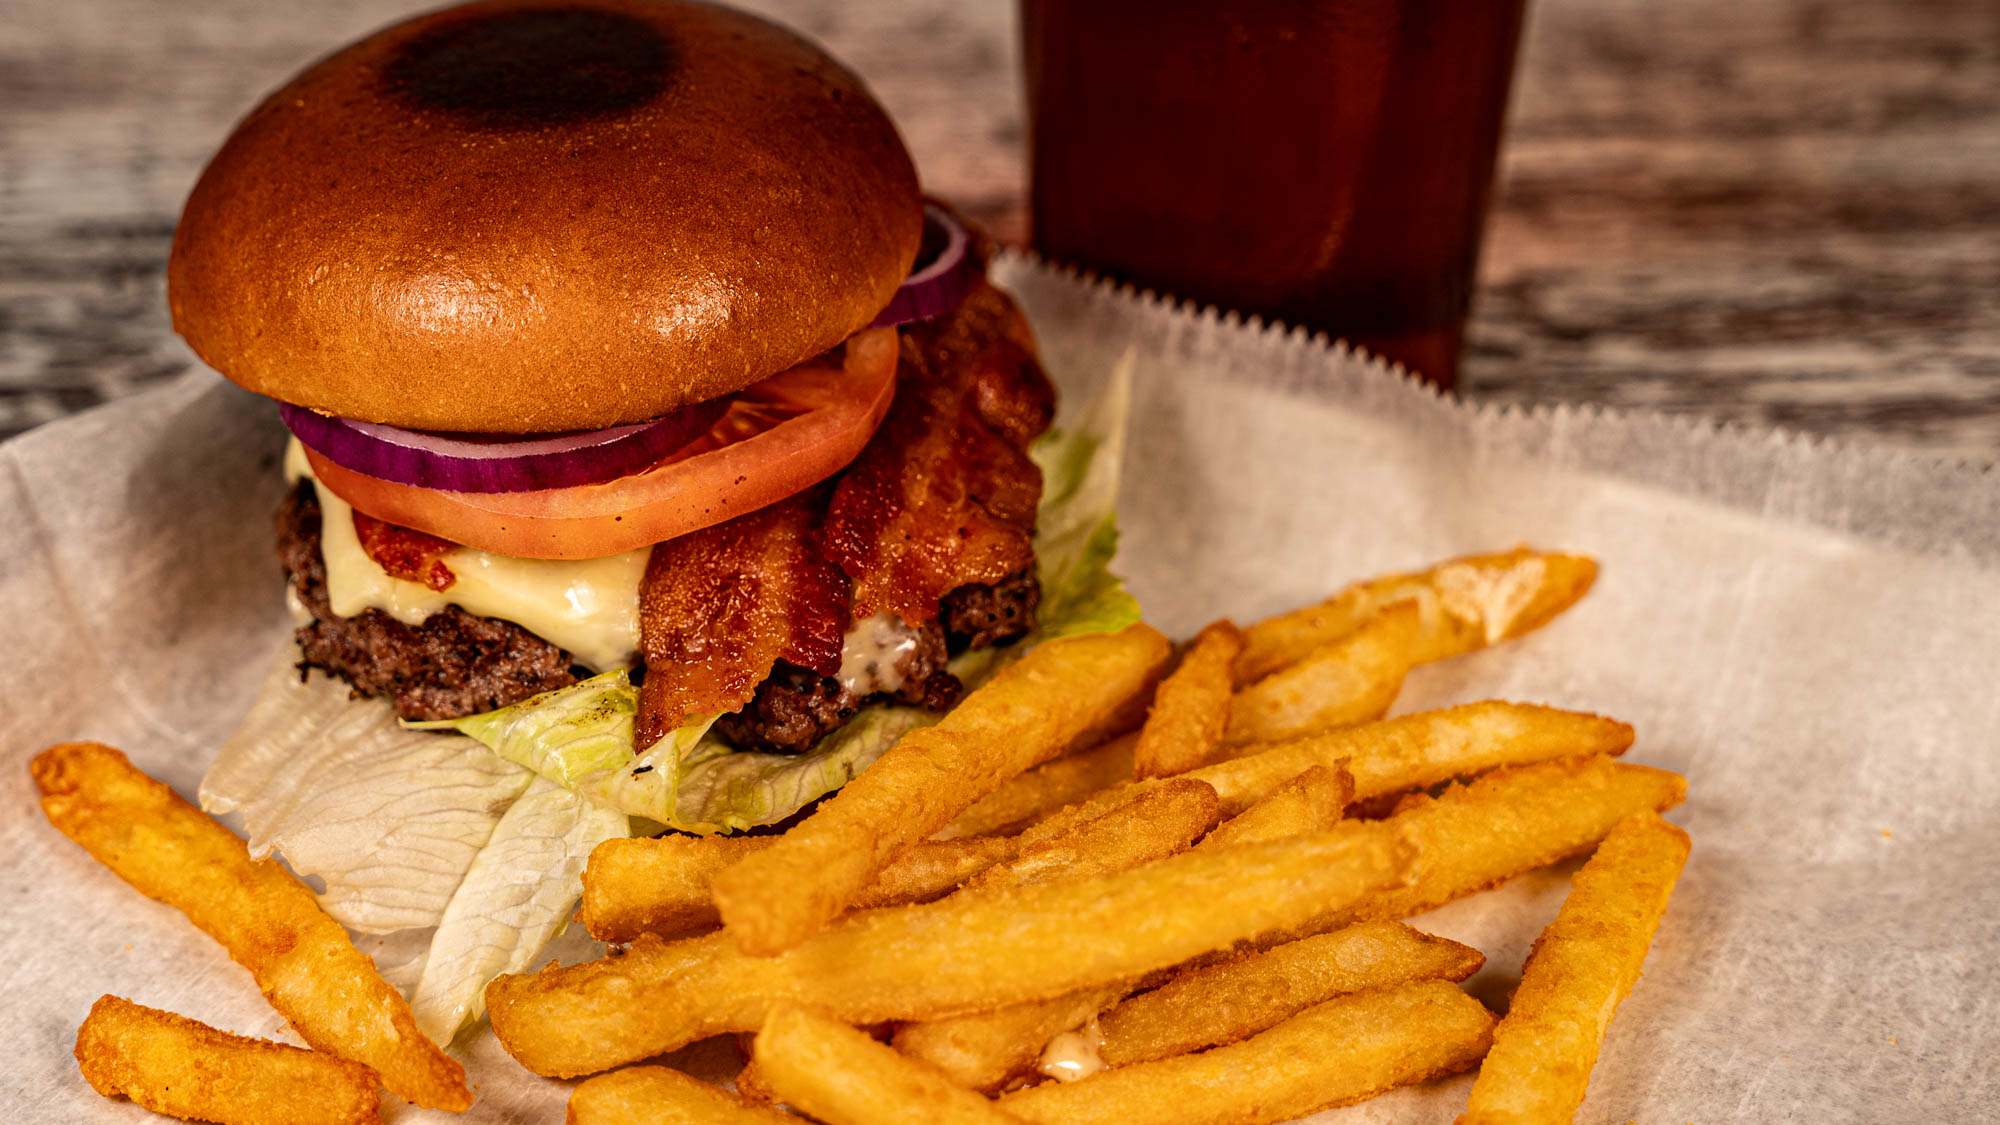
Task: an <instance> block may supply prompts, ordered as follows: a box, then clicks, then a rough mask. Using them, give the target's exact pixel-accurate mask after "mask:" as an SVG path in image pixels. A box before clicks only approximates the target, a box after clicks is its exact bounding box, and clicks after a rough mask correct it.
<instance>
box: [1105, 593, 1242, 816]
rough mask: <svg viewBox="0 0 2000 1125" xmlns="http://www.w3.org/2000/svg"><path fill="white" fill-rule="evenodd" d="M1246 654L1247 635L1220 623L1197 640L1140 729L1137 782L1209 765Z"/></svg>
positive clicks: (1136, 748)
mask: <svg viewBox="0 0 2000 1125" xmlns="http://www.w3.org/2000/svg"><path fill="white" fill-rule="evenodd" d="M1242 651H1243V633H1242V631H1241V630H1239V629H1237V628H1236V626H1235V625H1234V624H1232V623H1231V622H1229V621H1226V620H1225V621H1217V622H1214V623H1212V624H1210V625H1209V626H1208V627H1207V628H1205V629H1203V630H1202V631H1201V632H1200V633H1197V634H1195V638H1194V643H1193V644H1191V645H1189V646H1188V650H1187V652H1186V653H1185V654H1184V655H1183V656H1182V657H1181V664H1180V667H1178V668H1176V669H1174V671H1173V674H1172V675H1170V676H1168V677H1167V678H1166V679H1164V680H1162V681H1160V686H1159V687H1158V688H1157V689H1155V690H1154V692H1153V709H1152V710H1151V711H1150V712H1148V713H1147V715H1146V725H1145V726H1142V727H1140V728H1139V741H1138V743H1137V744H1136V745H1135V746H1134V747H1133V751H1132V763H1133V764H1132V770H1133V773H1132V776H1133V777H1134V778H1135V779H1137V780H1139V781H1144V780H1146V779H1147V778H1149V777H1171V776H1173V775H1174V774H1177V773H1186V772H1187V771H1189V770H1191V769H1193V768H1195V767H1196V766H1198V765H1201V764H1202V763H1203V762H1206V761H1208V756H1209V755H1210V754H1212V753H1214V751H1215V747H1216V746H1217V744H1219V743H1220V742H1221V741H1222V732H1223V731H1224V730H1225V729H1226V728H1227V727H1228V726H1229V697H1230V693H1231V691H1232V689H1233V688H1234V686H1235V685H1234V684H1233V683H1232V682H1231V680H1230V671H1229V670H1230V668H1231V667H1232V666H1234V664H1235V663H1236V656H1237V654H1238V653H1240V652H1242Z"/></svg>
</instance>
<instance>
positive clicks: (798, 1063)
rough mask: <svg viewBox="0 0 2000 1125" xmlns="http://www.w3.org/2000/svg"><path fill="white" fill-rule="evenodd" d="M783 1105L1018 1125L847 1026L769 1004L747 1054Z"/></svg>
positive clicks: (846, 1123) (863, 1115)
mask: <svg viewBox="0 0 2000 1125" xmlns="http://www.w3.org/2000/svg"><path fill="white" fill-rule="evenodd" d="M754 1058H755V1060H756V1063H757V1069H758V1070H759V1071H760V1072H761V1073H762V1074H763V1076H764V1081H765V1082H767V1083H769V1085H770V1087H771V1089H772V1090H773V1091H775V1092H776V1093H777V1094H778V1096H779V1097H781V1098H783V1099H784V1101H785V1103H786V1104H788V1105H791V1106H795V1107H797V1108H799V1109H801V1110H804V1111H805V1112H806V1113H809V1114H811V1115H812V1116H813V1117H814V1118H816V1119H817V1120H820V1121H824V1122H826V1123H827V1125H1020V1118H1017V1117H1015V1116H1014V1115H1013V1114H1011V1113H1008V1112H1006V1111H1005V1110H1002V1109H1000V1108H998V1107H997V1106H995V1105H994V1104H993V1103H992V1102H989V1101H987V1100H986V1099H985V1098H983V1097H980V1096H979V1095H978V1094H975V1093H973V1092H972V1091H971V1090H968V1089H966V1088H965V1087H963V1086H960V1085H957V1084H956V1083H954V1082H952V1081H951V1080H950V1079H949V1078H946V1077H945V1076H944V1075H943V1074H941V1073H939V1072H938V1071H937V1070H935V1069H933V1068H931V1067H928V1066H925V1065H924V1064H922V1063H919V1062H914V1061H912V1060H910V1059H906V1058H904V1057H903V1056H902V1055H899V1054H897V1053H896V1052H895V1051H894V1050H893V1049H892V1048H890V1047H887V1046H884V1045H883V1044H881V1043H877V1042H876V1041H875V1040H873V1039H871V1038H869V1037H868V1036H867V1035H866V1034H864V1033H862V1032H860V1031H856V1030H855V1029H854V1028H851V1027H849V1026H847V1025H846V1024H844V1023H840V1022H839V1021H837V1020H833V1019H829V1018H827V1017H826V1016H824V1015H821V1014H819V1013H818V1012H813V1011H808V1010H806V1009H804V1008H799V1007H794V1006H792V1005H789V1004H784V1005H779V1006H778V1007H776V1008H773V1009H772V1011H771V1014H770V1016H769V1017H767V1018H766V1019H765V1020H764V1028H763V1030H762V1031H759V1032H758V1033H757V1047H756V1054H755V1056H754Z"/></svg>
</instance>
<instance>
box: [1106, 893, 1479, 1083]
mask: <svg viewBox="0 0 2000 1125" xmlns="http://www.w3.org/2000/svg"><path fill="white" fill-rule="evenodd" d="M1485 961H1486V958H1485V956H1484V955H1482V954H1481V953H1480V952H1479V951H1478V950H1476V949H1473V948H1472V947H1470V946H1465V945H1460V944H1459V943H1457V942H1455V941H1447V940H1445V939H1444V938H1440V937H1432V936H1431V935H1429V934H1424V933H1418V932H1417V931H1416V930H1413V929H1411V928H1409V927H1408V926H1405V925H1403V924H1401V923H1399V922H1363V923H1361V924H1360V925H1357V926H1349V927H1347V928H1346V929H1344V930H1335V931H1334V932H1332V933H1330V934H1316V935H1314V936H1312V937H1308V938H1304V939H1301V940H1299V941H1295V942H1291V943H1290V944H1287V945H1280V946H1278V947H1276V948H1275V949H1272V950H1270V951H1268V952H1265V953H1253V954H1251V955H1250V956H1248V957H1242V958H1239V959H1237V960H1234V961H1226V962H1224V963H1222V964H1220V965H1211V966H1209V967H1207V968H1202V969H1196V970H1194V971H1193V972H1189V973H1184V974H1182V975H1181V976H1179V977H1176V978H1175V979H1174V980H1172V981H1170V982H1168V983H1167V984H1164V985H1162V986H1160V987H1159V988H1156V989H1154V990H1152V991H1151V992H1142V993H1140V994H1139V995H1137V996H1134V997H1132V998H1131V999H1129V1000H1126V1001H1125V1002H1124V1003H1122V1004H1119V1005H1117V1006H1115V1007H1113V1008H1110V1009H1108V1010H1106V1011H1105V1012H1104V1013H1103V1014H1102V1015H1100V1016H1098V1018H1097V1029H1098V1034H1099V1035H1100V1036H1101V1037H1102V1042H1101V1043H1100V1045H1099V1046H1098V1050H1097V1055H1098V1058H1099V1059H1100V1060H1102V1062H1103V1063H1104V1065H1105V1066H1129V1065H1131V1064H1132V1063H1138V1062H1147V1061H1150V1060H1152V1059H1163V1058H1166V1057H1168V1056H1169V1055H1179V1054H1185V1053H1187V1052H1189V1051H1199V1050H1201V1049H1203V1048H1205V1047H1212V1046H1214V1045H1216V1044H1218V1043H1234V1042H1236V1041H1238V1040H1241V1039H1245V1038H1248V1037H1249V1036H1251V1035H1255V1034H1256V1033H1257V1032H1259V1031H1262V1030H1264V1029H1265V1028H1267V1027H1270V1026H1272V1025H1274V1024H1277V1023H1279V1022H1281V1021H1283V1020H1286V1019H1289V1018H1290V1017H1292V1016H1293V1015H1295V1014H1297V1013H1299V1012H1301V1011H1304V1010H1305V1009H1307V1008H1310V1007H1312V1006H1313V1005H1314V1004H1318V1003H1321V1002H1323V1001H1325V1000H1330V999H1332V998H1333V997H1335V996H1342V995H1346V994H1348V993H1353V992H1366V991H1368V990H1369V989H1375V988H1389V987H1392V986H1394V985H1399V984H1407V983H1409V982H1410V981H1419V980H1449V981H1461V980H1464V979H1465V978H1467V977H1469V976H1471V975H1472V974H1473V973H1476V972H1478V971H1479V966H1480V965H1482V964H1484V963H1485Z"/></svg>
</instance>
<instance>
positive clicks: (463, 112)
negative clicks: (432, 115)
mask: <svg viewBox="0 0 2000 1125" xmlns="http://www.w3.org/2000/svg"><path fill="white" fill-rule="evenodd" d="M673 65H674V57H673V48H672V47H671V45H669V44H668V42H667V41H666V40H665V39H664V38H662V37H661V35H660V33H659V32H658V31H655V30H654V29H653V27H652V25H650V24H648V23H646V22H645V21H643V20H640V19H637V18H634V17H632V16H628V15H624V14H622V13H618V12H605V11H596V10H592V9H588V8H544V9H538V10H529V11H519V12H507V13H504V14H497V15H490V16H489V15H473V16H470V17H467V18H465V19H460V20H456V21H453V22H450V23H446V24H443V25H441V26H438V27H434V28H431V29H430V30H429V31H426V32H424V33H423V34H422V35H419V36H417V37H416V38H415V39H412V40H410V41H409V42H408V43H406V44H404V45H403V47H402V48H401V49H400V50H399V51H397V52H396V54H395V55H394V56H392V57H391V58H390V60H389V62H388V64H387V65H386V66H384V67H383V70H382V82H383V85H384V87H385V88H386V89H387V90H388V92H389V93H390V94H391V95H393V96H395V97H398V98H401V99H403V100H404V101H405V102H407V103H409V104H411V105H414V106H417V107H420V108H423V109H432V110H442V111H444V112H446V113H449V114H451V115H452V116H454V117H456V118H458V119H459V120H460V121H462V122H464V123H465V124H466V125H468V126H471V127H473V128H477V129H495V130H503V129H533V128H538V127H541V126H545V125H555V124H560V123H563V122H568V121H581V120H587V119H590V118H597V117H608V116H611V115H614V114H618V113H622V112H625V111H627V110H630V109H633V108H635V107H637V106H641V105H644V104H646V103H647V102H650V101H652V100H653V99H654V98H656V97H658V96H659V94H660V92H661V91H662V90H663V89H665V88H666V85H667V82H668V79H669V78H670V77H671V74H672V70H673Z"/></svg>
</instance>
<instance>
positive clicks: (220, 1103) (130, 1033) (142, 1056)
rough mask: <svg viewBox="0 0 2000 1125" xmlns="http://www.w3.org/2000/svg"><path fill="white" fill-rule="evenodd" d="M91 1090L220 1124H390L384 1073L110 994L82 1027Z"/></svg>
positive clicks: (79, 1046)
mask: <svg viewBox="0 0 2000 1125" xmlns="http://www.w3.org/2000/svg"><path fill="white" fill-rule="evenodd" d="M76 1063H77V1066H78V1067H80V1068H81V1069H82V1070H83V1077H84V1080H85V1081H87V1082H89V1083H90V1087H91V1089H93V1090H96V1091H97V1092H98V1093H100V1094H103V1095H104V1096H105V1097H107V1098H116V1097H125V1098H129V1099H131V1100H132V1102H133V1103H135V1104H137V1105H142V1106H145V1107H146V1108H147V1109H150V1110H152V1111H153V1112H154V1113H164V1114H166V1115H167V1116H169V1117H178V1118H180V1119H181V1120H183V1121H213V1122H217V1123H218V1125H380V1123H381V1121H382V1116H381V1112H380V1108H379V1106H380V1098H379V1097H378V1095H377V1094H376V1093H375V1072H374V1071H372V1070H369V1069H368V1068H367V1067H365V1066H362V1065H361V1064H360V1063H356V1062H349V1061H348V1060H346V1059H343V1058H339V1057H337V1056H334V1055H329V1054H323V1053H321V1052H319V1051H308V1050H306V1049H304V1048H303V1047H293V1046H290V1045H288V1044H285V1043H273V1042H270V1041H269V1040H265V1039H250V1038H246V1037H245V1036H241V1035H231V1034H230V1033H228V1032H226V1031H217V1030H216V1029H215V1028H212V1027H210V1026H208V1025H207V1024H204V1023H197V1022H196V1021H194V1020H191V1019H188V1018H186V1017H184V1016H177V1015H175V1014H174V1013H172V1012H163V1011H160V1010H159V1009H157V1008H148V1007H145V1006H143V1005H140V1004H134V1003H132V1002H131V1001H130V1000H127V999H124V998H123V997H119V996H104V997H100V998H99V999H98V1001H97V1003H95V1004H92V1005H91V1006H90V1015H89V1016H88V1017H87V1018H85V1020H84V1021H83V1026H82V1027H79V1028H77V1030H76Z"/></svg>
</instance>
